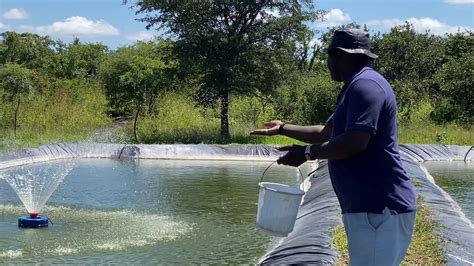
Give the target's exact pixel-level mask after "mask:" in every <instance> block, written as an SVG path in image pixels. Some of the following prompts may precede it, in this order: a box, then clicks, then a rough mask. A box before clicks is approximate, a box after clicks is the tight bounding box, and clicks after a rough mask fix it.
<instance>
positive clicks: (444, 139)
mask: <svg viewBox="0 0 474 266" xmlns="http://www.w3.org/2000/svg"><path fill="white" fill-rule="evenodd" d="M398 131H399V142H400V143H410V144H414V143H419V144H433V143H437V144H452V145H468V146H470V145H472V144H473V143H474V128H473V127H472V125H467V126H465V127H461V126H458V125H455V124H445V125H436V124H434V123H430V122H426V121H425V122H422V123H410V124H402V125H400V126H399V130H398Z"/></svg>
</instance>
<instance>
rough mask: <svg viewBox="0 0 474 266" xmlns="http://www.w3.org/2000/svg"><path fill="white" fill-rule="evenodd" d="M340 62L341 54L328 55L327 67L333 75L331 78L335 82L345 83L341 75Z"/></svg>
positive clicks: (331, 53)
mask: <svg viewBox="0 0 474 266" xmlns="http://www.w3.org/2000/svg"><path fill="white" fill-rule="evenodd" d="M340 61H341V58H340V54H336V53H333V52H330V53H328V59H327V66H328V69H329V72H330V73H331V78H332V80H334V81H344V79H343V77H342V74H341V66H340Z"/></svg>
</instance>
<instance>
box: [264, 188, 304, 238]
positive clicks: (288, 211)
mask: <svg viewBox="0 0 474 266" xmlns="http://www.w3.org/2000/svg"><path fill="white" fill-rule="evenodd" d="M259 187H260V191H259V194H258V211H257V226H258V227H259V228H260V229H262V230H263V231H264V232H266V233H268V234H271V235H274V236H280V237H283V236H287V235H288V234H289V233H291V232H292V231H293V227H294V226H295V221H296V215H297V214H298V209H299V206H300V203H301V198H302V197H303V195H304V191H302V190H301V189H299V188H297V187H291V186H288V185H283V184H278V183H270V182H260V183H259Z"/></svg>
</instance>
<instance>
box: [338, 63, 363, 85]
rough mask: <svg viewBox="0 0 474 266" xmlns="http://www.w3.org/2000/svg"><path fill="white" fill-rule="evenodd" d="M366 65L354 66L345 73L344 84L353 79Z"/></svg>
mask: <svg viewBox="0 0 474 266" xmlns="http://www.w3.org/2000/svg"><path fill="white" fill-rule="evenodd" d="M366 66H368V65H358V66H354V67H352V68H350V69H348V70H347V71H346V73H345V74H344V75H343V76H344V84H345V85H347V84H348V83H349V82H351V80H352V79H353V78H354V76H355V75H357V73H359V72H360V71H361V70H362V69H363V68H364V67H366Z"/></svg>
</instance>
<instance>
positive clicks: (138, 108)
mask: <svg viewBox="0 0 474 266" xmlns="http://www.w3.org/2000/svg"><path fill="white" fill-rule="evenodd" d="M140 110H141V105H140V104H138V106H137V113H136V114H135V120H134V121H133V136H134V137H135V142H136V143H140V140H139V139H138V132H137V125H138V115H139V114H140Z"/></svg>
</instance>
